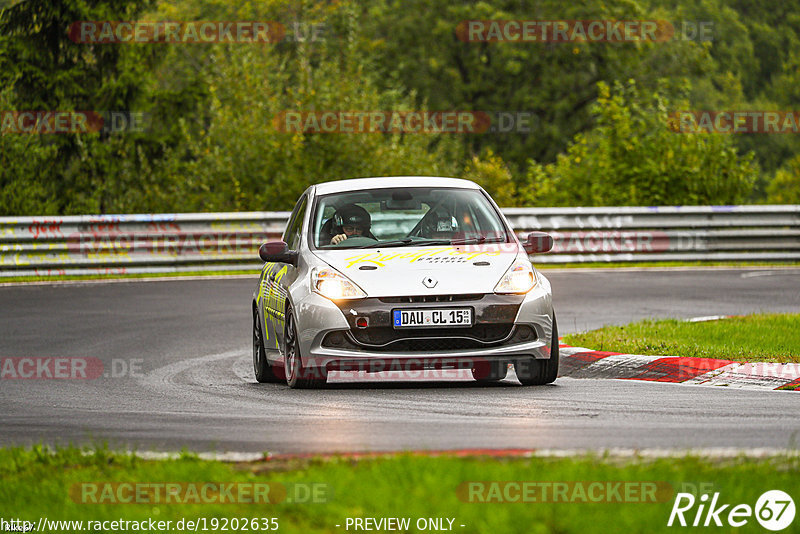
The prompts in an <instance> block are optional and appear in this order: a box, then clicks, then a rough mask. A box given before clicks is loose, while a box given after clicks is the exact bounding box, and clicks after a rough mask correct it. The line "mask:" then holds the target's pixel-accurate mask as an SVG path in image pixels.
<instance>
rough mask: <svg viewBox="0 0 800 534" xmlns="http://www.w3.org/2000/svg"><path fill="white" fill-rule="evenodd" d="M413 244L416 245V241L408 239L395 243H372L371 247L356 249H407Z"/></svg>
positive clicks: (398, 240) (395, 241)
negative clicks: (406, 247)
mask: <svg viewBox="0 0 800 534" xmlns="http://www.w3.org/2000/svg"><path fill="white" fill-rule="evenodd" d="M412 243H416V241H414V240H413V239H411V238H410V237H406V238H404V239H395V240H394V241H383V242H378V243H370V244H369V245H364V246H362V247H356V248H381V247H405V246H407V245H410V244H412Z"/></svg>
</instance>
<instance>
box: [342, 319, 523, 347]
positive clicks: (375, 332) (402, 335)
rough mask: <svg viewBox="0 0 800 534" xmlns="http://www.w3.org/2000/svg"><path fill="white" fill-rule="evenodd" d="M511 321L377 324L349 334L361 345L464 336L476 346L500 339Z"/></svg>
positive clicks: (510, 327)
mask: <svg viewBox="0 0 800 534" xmlns="http://www.w3.org/2000/svg"><path fill="white" fill-rule="evenodd" d="M513 327H514V324H513V323H489V324H477V325H475V326H471V327H469V328H463V327H462V328H419V329H409V330H406V329H403V330H396V329H394V328H393V327H391V326H377V327H372V328H365V329H363V330H362V329H353V330H351V332H350V333H351V335H352V336H353V337H354V338H355V340H356V341H357V342H358V343H360V344H363V345H368V346H374V345H386V344H387V343H392V342H396V341H401V340H404V339H409V338H425V339H436V338H462V339H464V338H466V339H471V340H473V341H475V342H476V346H478V347H480V346H484V345H485V344H486V343H495V342H498V341H502V340H504V339H506V338H507V337H508V335H509V334H510V333H511V329H512V328H513Z"/></svg>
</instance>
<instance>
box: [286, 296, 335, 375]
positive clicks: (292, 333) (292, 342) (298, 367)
mask: <svg viewBox="0 0 800 534" xmlns="http://www.w3.org/2000/svg"><path fill="white" fill-rule="evenodd" d="M283 357H284V361H285V362H286V383H287V384H289V387H290V388H294V389H309V388H318V387H322V386H324V385H325V382H326V380H327V379H328V372H327V369H325V368H324V367H309V366H304V365H303V357H302V355H301V354H300V343H299V341H298V339H297V327H296V326H295V319H294V312H293V311H292V309H291V308H289V307H288V306H287V309H286V332H285V334H284V336H283Z"/></svg>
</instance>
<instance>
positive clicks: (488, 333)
mask: <svg viewBox="0 0 800 534" xmlns="http://www.w3.org/2000/svg"><path fill="white" fill-rule="evenodd" d="M376 330H381V329H380V328H368V329H366V330H357V331H350V332H347V331H344V330H342V331H338V332H330V333H328V334H327V335H326V336H325V338H324V339H323V340H322V346H323V347H328V348H334V349H346V350H361V349H363V350H372V351H385V352H426V351H427V352H439V351H443V350H467V349H480V348H486V347H491V346H493V345H497V344H501V343H506V344H515V343H527V342H531V341H535V340H536V339H537V335H536V332H535V331H534V329H533V328H531V327H530V326H528V325H517V326H516V328H515V327H514V325H513V324H490V325H478V326H475V327H472V328H460V329H454V328H449V329H433V330H415V331H394V332H395V334H396V335H395V336H393V337H390V336H388V335H386V334H384V342H383V343H380V344H377V343H375V342H367V341H364V340H365V339H373V338H371V337H367V336H366V334H367V333H369V332H371V331H376ZM390 330H394V329H390ZM512 330H513V335H512ZM465 332H472V333H473V334H477V335H480V336H481V338H480V339H478V338H469V337H465V335H466V334H465ZM357 336H360V339H359V338H358V337H357Z"/></svg>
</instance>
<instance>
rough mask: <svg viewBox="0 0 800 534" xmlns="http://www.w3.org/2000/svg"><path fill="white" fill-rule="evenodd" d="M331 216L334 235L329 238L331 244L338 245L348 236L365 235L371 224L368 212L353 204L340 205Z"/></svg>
mask: <svg viewBox="0 0 800 534" xmlns="http://www.w3.org/2000/svg"><path fill="white" fill-rule="evenodd" d="M333 217H334V221H335V225H336V228H335V231H336V235H334V236H333V238H332V239H331V245H338V244H339V243H341V242H342V241H344V240H345V239H347V238H348V237H350V236H360V235H367V234H368V233H369V228H370V226H371V225H372V221H371V219H370V216H369V212H367V210H365V209H364V208H362V207H361V206H357V205H355V204H348V205H347V206H342V207H341V208H339V210H337V211H336V213H335V214H334V216H333Z"/></svg>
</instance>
